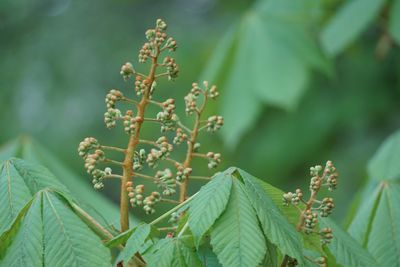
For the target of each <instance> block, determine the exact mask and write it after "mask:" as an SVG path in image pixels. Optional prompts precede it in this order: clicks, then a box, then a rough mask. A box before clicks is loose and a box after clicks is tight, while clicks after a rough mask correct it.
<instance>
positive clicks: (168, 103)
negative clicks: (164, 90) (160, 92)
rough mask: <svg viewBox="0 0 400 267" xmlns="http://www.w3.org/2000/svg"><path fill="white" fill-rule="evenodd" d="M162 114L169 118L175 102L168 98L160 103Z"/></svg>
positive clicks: (172, 112)
mask: <svg viewBox="0 0 400 267" xmlns="http://www.w3.org/2000/svg"><path fill="white" fill-rule="evenodd" d="M162 107H163V112H164V113H165V114H166V116H168V117H171V116H172V114H174V112H175V100H174V99H172V98H168V99H167V100H165V101H164V102H163V103H162Z"/></svg>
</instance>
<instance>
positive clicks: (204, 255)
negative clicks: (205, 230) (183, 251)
mask: <svg viewBox="0 0 400 267" xmlns="http://www.w3.org/2000/svg"><path fill="white" fill-rule="evenodd" d="M198 253H199V255H200V259H201V262H202V263H203V266H205V267H221V266H222V265H221V264H220V263H219V261H218V258H217V255H215V253H214V251H212V248H211V246H210V244H209V243H205V244H203V245H202V246H200V248H199V250H198Z"/></svg>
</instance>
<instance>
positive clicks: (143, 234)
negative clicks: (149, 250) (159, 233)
mask: <svg viewBox="0 0 400 267" xmlns="http://www.w3.org/2000/svg"><path fill="white" fill-rule="evenodd" d="M150 232H151V226H150V225H149V224H141V225H139V226H137V227H136V228H135V230H134V232H133V233H132V235H131V236H130V237H129V239H128V241H127V242H126V245H125V248H124V250H123V251H122V252H121V254H120V257H121V259H122V260H123V261H124V262H125V263H127V262H129V260H130V259H131V258H132V257H133V256H134V255H135V254H136V253H137V252H138V251H139V250H140V248H141V247H142V246H143V244H144V243H145V241H146V239H147V237H148V236H149V234H150Z"/></svg>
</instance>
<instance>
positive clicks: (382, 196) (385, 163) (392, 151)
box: [348, 132, 400, 266]
mask: <svg viewBox="0 0 400 267" xmlns="http://www.w3.org/2000/svg"><path fill="white" fill-rule="evenodd" d="M398 141H399V132H396V133H394V134H393V135H391V136H390V137H389V138H388V139H387V140H386V141H385V142H384V143H383V144H382V146H381V147H380V148H379V149H378V151H377V152H376V154H375V155H374V157H373V158H372V159H371V161H370V164H369V168H368V169H369V175H370V181H369V183H368V184H367V186H366V187H365V189H364V191H363V194H362V196H361V200H360V201H359V205H358V208H357V210H356V211H355V212H354V213H355V214H354V215H352V216H353V220H352V222H351V224H350V226H349V228H348V232H349V233H350V234H351V235H352V236H353V237H354V239H355V240H357V241H358V242H359V243H360V244H361V245H362V246H363V247H364V248H366V249H367V250H368V251H369V252H370V253H371V254H372V255H373V256H374V257H375V259H376V261H377V262H378V264H379V266H393V264H395V265H396V264H399V261H398V257H397V256H396V255H398V253H399V251H398V248H399V247H400V239H399V235H398V234H397V233H398V232H399V231H400V223H399V218H400V212H399V210H400V209H399V207H398V204H399V201H400V199H399V196H400V185H399V176H398V172H399V166H398V164H393V163H394V162H397V159H398V158H399V151H398V150H396V147H397V143H398Z"/></svg>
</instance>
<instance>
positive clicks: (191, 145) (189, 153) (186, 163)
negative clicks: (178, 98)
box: [179, 94, 207, 202]
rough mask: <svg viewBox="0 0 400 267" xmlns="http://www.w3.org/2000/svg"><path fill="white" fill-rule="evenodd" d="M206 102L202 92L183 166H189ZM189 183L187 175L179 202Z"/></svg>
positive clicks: (205, 96)
mask: <svg viewBox="0 0 400 267" xmlns="http://www.w3.org/2000/svg"><path fill="white" fill-rule="evenodd" d="M206 102H207V94H204V101H203V103H202V105H201V107H200V109H196V113H195V114H196V118H195V121H194V126H193V130H192V131H191V132H190V140H189V141H188V148H187V153H186V159H185V161H184V162H183V167H184V168H190V165H191V164H192V160H193V151H194V144H195V143H196V139H197V135H198V134H199V127H200V123H201V113H202V112H203V110H204V107H205V105H206ZM188 184H189V177H187V178H186V179H184V180H183V181H182V184H181V185H180V192H179V202H183V201H185V200H186V198H187V189H188Z"/></svg>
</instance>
